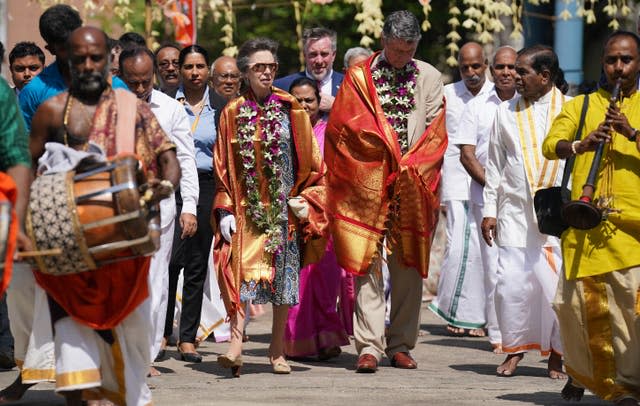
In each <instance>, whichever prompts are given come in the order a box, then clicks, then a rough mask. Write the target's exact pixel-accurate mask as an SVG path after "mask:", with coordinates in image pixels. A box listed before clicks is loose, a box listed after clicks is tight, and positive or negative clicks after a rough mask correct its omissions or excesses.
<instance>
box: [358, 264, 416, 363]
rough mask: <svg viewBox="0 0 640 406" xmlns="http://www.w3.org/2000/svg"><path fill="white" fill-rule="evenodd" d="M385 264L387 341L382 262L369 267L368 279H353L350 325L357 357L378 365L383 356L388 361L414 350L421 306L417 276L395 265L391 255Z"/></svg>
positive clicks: (363, 277)
mask: <svg viewBox="0 0 640 406" xmlns="http://www.w3.org/2000/svg"><path fill="white" fill-rule="evenodd" d="M387 261H388V265H389V273H390V275H391V314H390V319H391V324H390V326H389V333H388V335H387V337H386V340H385V334H384V327H385V325H384V318H385V317H384V316H385V301H384V286H383V282H382V270H381V265H382V263H381V261H377V262H375V263H374V264H372V265H371V268H370V269H369V273H368V274H367V275H364V276H358V277H356V309H355V313H354V323H353V326H354V327H353V333H354V336H355V341H356V350H357V351H358V354H359V355H364V354H370V355H373V356H374V357H376V359H377V360H378V361H380V358H382V354H384V353H386V354H387V357H389V358H391V357H393V355H394V354H395V353H397V352H408V351H410V350H412V349H413V347H415V345H416V341H417V340H418V330H419V323H420V304H421V302H422V278H421V276H420V274H418V272H417V271H416V270H415V269H413V268H406V267H404V266H403V265H401V264H400V263H398V261H396V258H395V256H394V255H390V256H389V257H388V259H387ZM385 342H386V344H385Z"/></svg>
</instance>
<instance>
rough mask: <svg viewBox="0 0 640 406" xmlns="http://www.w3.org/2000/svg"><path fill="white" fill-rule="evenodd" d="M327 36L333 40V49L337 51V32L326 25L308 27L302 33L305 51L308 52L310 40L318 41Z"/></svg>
mask: <svg viewBox="0 0 640 406" xmlns="http://www.w3.org/2000/svg"><path fill="white" fill-rule="evenodd" d="M325 37H328V38H329V39H330V40H331V50H332V51H334V52H335V51H336V50H337V49H338V33H337V32H335V31H334V30H331V29H329V28H325V27H313V28H306V29H305V30H304V32H303V33H302V48H303V50H304V52H305V53H306V52H307V46H308V45H309V41H317V40H319V39H322V38H325Z"/></svg>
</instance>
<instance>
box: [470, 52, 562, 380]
mask: <svg viewBox="0 0 640 406" xmlns="http://www.w3.org/2000/svg"><path fill="white" fill-rule="evenodd" d="M515 67H516V77H515V80H516V89H517V90H518V93H519V94H520V95H519V96H517V97H516V98H514V99H512V100H510V101H508V102H506V103H502V104H500V106H499V107H498V110H497V112H496V117H495V121H494V125H493V130H492V133H491V138H490V141H489V153H488V161H487V167H486V173H485V182H486V183H485V186H484V196H483V197H484V209H483V215H484V219H483V220H482V236H483V238H484V240H485V241H486V243H487V244H489V245H492V244H493V242H494V241H495V242H496V244H497V246H498V284H497V286H496V293H495V302H496V313H497V316H498V325H499V326H500V332H501V333H502V349H503V351H504V352H505V353H506V354H508V355H507V358H506V360H505V361H504V362H503V363H502V364H501V365H500V366H499V367H498V369H497V373H498V375H500V376H511V375H513V374H514V373H515V370H516V367H517V365H518V362H520V360H521V359H522V358H523V357H524V353H525V352H527V351H529V350H539V351H540V352H541V353H542V354H543V355H546V354H550V356H549V362H548V370H549V376H550V377H551V378H554V379H559V378H564V377H566V376H565V375H564V374H563V373H562V346H561V343H560V332H559V329H558V321H557V318H556V316H555V314H554V312H553V309H552V308H551V302H552V300H553V296H554V294H555V290H556V285H557V283H558V272H560V270H561V268H562V261H561V256H560V246H559V245H560V243H559V240H558V239H557V238H555V237H549V236H546V235H543V234H540V232H539V231H538V227H537V221H536V218H535V215H534V209H533V195H534V193H535V192H536V191H537V190H538V189H541V188H546V187H550V186H554V185H559V184H560V181H561V178H562V168H563V164H562V163H560V161H553V162H552V161H547V160H546V159H544V157H543V156H542V150H541V146H542V141H543V140H544V137H545V135H546V134H547V131H548V130H549V128H551V122H552V121H553V119H554V117H555V116H556V115H557V114H558V113H559V112H560V109H561V107H562V104H563V103H564V102H565V101H566V100H568V97H565V96H564V95H563V94H562V93H561V92H560V90H558V88H556V87H555V86H554V82H555V80H556V79H557V78H558V72H559V69H560V68H559V66H558V57H557V56H556V54H555V53H554V52H553V50H552V49H551V48H549V47H545V46H539V45H537V46H533V47H530V48H526V49H523V50H521V51H520V52H518V58H517V59H516V64H515Z"/></svg>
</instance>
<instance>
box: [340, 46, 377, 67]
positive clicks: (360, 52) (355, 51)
mask: <svg viewBox="0 0 640 406" xmlns="http://www.w3.org/2000/svg"><path fill="white" fill-rule="evenodd" d="M372 53H373V51H371V50H370V49H367V48H362V47H353V48H349V49H347V52H345V53H344V68H345V69H349V61H350V60H351V58H353V57H355V56H366V57H369V56H371V54H372Z"/></svg>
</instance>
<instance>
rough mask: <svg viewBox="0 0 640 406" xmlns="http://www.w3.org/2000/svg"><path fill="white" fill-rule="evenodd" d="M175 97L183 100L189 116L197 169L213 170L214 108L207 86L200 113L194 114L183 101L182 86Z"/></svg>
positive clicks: (214, 140) (215, 135)
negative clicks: (210, 101)
mask: <svg viewBox="0 0 640 406" xmlns="http://www.w3.org/2000/svg"><path fill="white" fill-rule="evenodd" d="M176 99H177V100H180V101H181V102H183V105H184V109H185V111H186V112H187V115H188V116H189V122H190V123H191V133H192V134H193V143H194V144H195V148H196V167H197V168H198V170H199V171H206V172H212V171H213V145H214V144H215V142H216V137H217V134H216V120H215V110H214V109H213V107H211V104H210V103H209V86H207V87H206V90H205V92H204V100H205V103H204V107H202V111H201V112H200V114H194V113H193V111H191V107H190V106H189V105H188V104H187V103H186V102H184V91H183V88H182V86H180V87H179V88H178V91H177V92H176Z"/></svg>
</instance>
